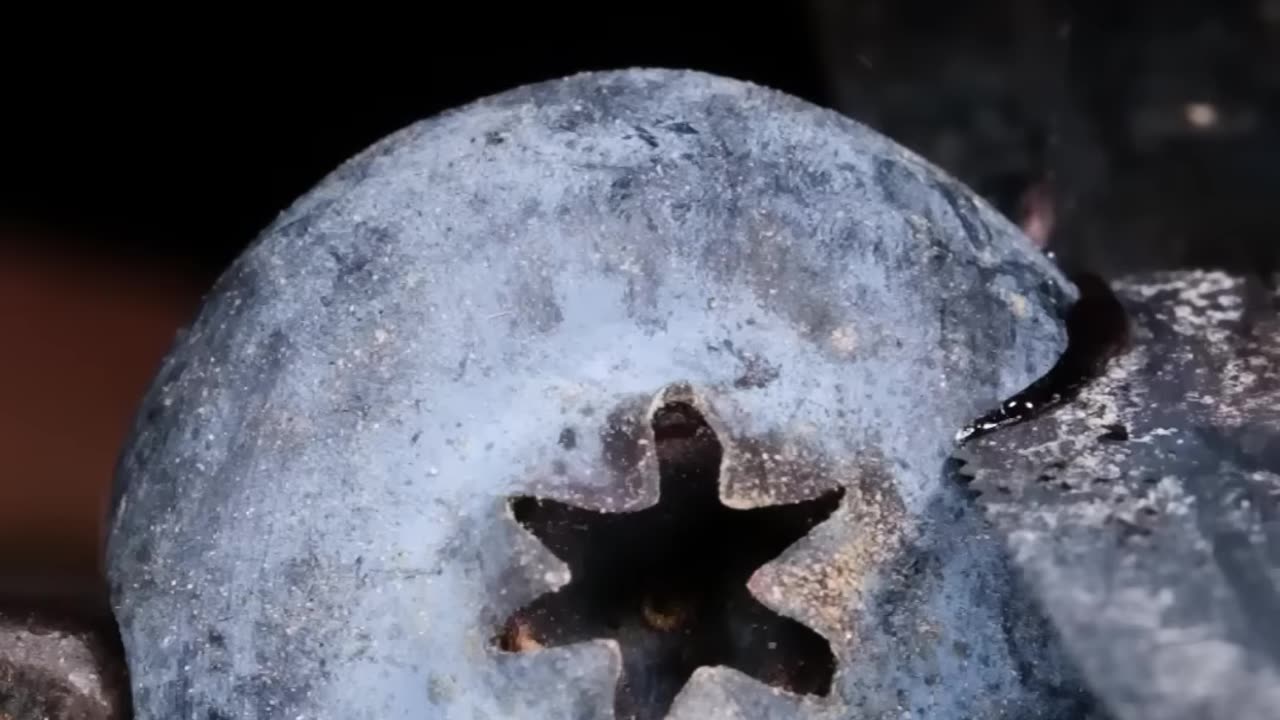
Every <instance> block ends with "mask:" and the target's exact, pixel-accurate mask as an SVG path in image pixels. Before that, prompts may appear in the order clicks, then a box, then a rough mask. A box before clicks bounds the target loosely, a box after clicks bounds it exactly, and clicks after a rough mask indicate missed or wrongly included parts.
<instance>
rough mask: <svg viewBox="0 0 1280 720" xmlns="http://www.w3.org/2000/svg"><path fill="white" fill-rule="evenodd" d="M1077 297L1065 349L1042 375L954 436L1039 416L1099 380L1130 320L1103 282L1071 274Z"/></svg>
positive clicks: (1124, 342) (1125, 338) (1126, 335)
mask: <svg viewBox="0 0 1280 720" xmlns="http://www.w3.org/2000/svg"><path fill="white" fill-rule="evenodd" d="M1071 280H1072V282H1074V283H1075V284H1076V287H1078V288H1079V289H1080V299H1079V300H1077V301H1076V302H1075V304H1074V305H1072V306H1071V310H1069V311H1068V312H1067V318H1066V325H1067V349H1066V350H1065V351H1064V352H1063V353H1062V356H1061V357H1059V358H1058V362H1057V363H1056V364H1054V366H1053V367H1052V368H1051V369H1050V370H1049V372H1048V373H1046V374H1045V375H1044V376H1042V377H1041V378H1039V379H1038V380H1036V381H1035V382H1033V383H1031V384H1030V385H1028V386H1027V387H1026V388H1025V389H1023V390H1021V391H1020V392H1018V393H1017V394H1016V395H1014V396H1013V397H1011V398H1009V399H1008V400H1006V401H1004V402H1003V403H1001V404H1000V406H999V407H997V408H996V409H994V410H992V411H991V412H989V413H987V414H985V415H983V416H982V417H980V418H978V419H977V420H974V421H973V422H971V423H969V424H968V425H966V426H965V427H964V428H963V429H961V430H960V432H959V433H957V434H956V440H957V441H958V442H960V443H965V442H967V441H969V440H973V439H975V438H978V437H981V436H983V435H986V434H988V433H990V432H993V431H995V430H999V429H1000V428H1003V427H1008V426H1010V425H1014V424H1016V423H1020V422H1024V421H1026V420H1030V419H1031V418H1034V417H1039V416H1040V415H1043V414H1044V413H1045V412H1047V411H1049V410H1052V409H1053V408H1056V407H1059V406H1061V405H1062V404H1064V403H1067V402H1069V401H1070V400H1071V399H1072V398H1074V397H1075V396H1076V395H1077V394H1078V393H1079V392H1080V390H1081V389H1082V388H1084V387H1085V386H1086V385H1088V384H1089V382H1091V381H1092V380H1094V379H1096V378H1097V377H1099V376H1100V375H1101V374H1102V372H1103V370H1105V369H1106V366H1107V363H1108V362H1109V361H1110V360H1111V359H1112V358H1113V357H1115V356H1116V355H1117V354H1119V353H1120V352H1122V351H1123V350H1124V348H1125V347H1126V346H1127V344H1128V342H1129V317H1128V313H1127V312H1126V311H1125V309H1124V305H1123V304H1121V302H1120V299H1119V298H1117V297H1116V295H1115V293H1114V292H1112V290H1111V287H1110V286H1109V285H1108V284H1107V282H1106V281H1105V280H1103V279H1102V278H1101V277H1098V276H1097V275H1093V274H1090V273H1080V274H1077V275H1074V276H1072V278H1071Z"/></svg>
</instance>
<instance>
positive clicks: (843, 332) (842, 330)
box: [829, 325, 858, 357]
mask: <svg viewBox="0 0 1280 720" xmlns="http://www.w3.org/2000/svg"><path fill="white" fill-rule="evenodd" d="M829 340H830V342H831V349H833V350H835V351H836V352H837V353H838V354H840V355H841V356H843V357H852V356H853V354H854V353H855V352H856V351H857V349H858V333H857V331H856V330H854V329H853V327H852V326H850V325H841V326H840V327H838V328H836V329H835V330H832V331H831V337H830V338H829Z"/></svg>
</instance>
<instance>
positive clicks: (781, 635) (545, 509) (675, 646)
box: [497, 403, 844, 720]
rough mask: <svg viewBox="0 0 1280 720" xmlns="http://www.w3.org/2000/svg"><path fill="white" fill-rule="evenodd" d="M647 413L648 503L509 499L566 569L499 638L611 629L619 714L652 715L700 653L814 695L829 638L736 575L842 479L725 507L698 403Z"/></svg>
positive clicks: (524, 643) (540, 639)
mask: <svg viewBox="0 0 1280 720" xmlns="http://www.w3.org/2000/svg"><path fill="white" fill-rule="evenodd" d="M652 425H653V429H654V433H655V440H656V450H657V455H658V460H659V468H660V495H661V497H660V500H659V502H658V504H657V505H655V506H653V507H650V508H646V509H643V510H640V511H638V512H632V513H619V514H609V513H597V512H594V511H590V510H585V509H582V508H578V507H573V506H569V505H565V504H562V503H558V502H555V501H550V500H545V499H539V498H534V497H520V498H516V499H515V500H514V501H513V502H512V507H513V510H514V512H515V516H516V519H517V520H518V521H519V522H520V523H521V524H523V525H524V526H525V527H527V528H529V530H530V531H532V532H533V533H534V534H535V535H537V536H538V537H539V538H540V539H541V540H542V541H543V542H544V543H545V544H546V545H547V547H548V548H549V549H551V551H552V552H554V553H555V554H556V555H557V556H559V557H560V558H561V559H563V560H564V561H565V562H566V563H567V564H568V565H569V567H570V570H571V572H572V580H571V582H570V584H569V585H567V586H565V587H564V588H562V589H561V590H560V591H558V592H554V593H548V594H546V595H543V596H541V597H540V598H538V599H536V600H535V601H533V602H532V603H531V604H530V605H528V606H526V607H524V608H522V609H521V610H519V611H518V612H517V613H515V614H514V615H513V616H512V617H511V618H510V620H509V622H508V623H507V625H506V627H504V629H503V631H502V632H501V634H500V635H499V637H498V638H497V643H498V645H499V647H501V648H502V649H504V650H507V651H521V650H527V649H534V648H538V647H549V646H557V645H565V644H569V643H575V642H581V641H585V640H590V639H594V638H614V639H616V640H617V641H618V643H619V646H620V647H621V650H622V659H623V672H622V677H621V679H620V680H619V683H618V687H617V692H616V694H615V712H616V715H617V717H618V718H635V719H637V720H640V719H644V720H649V719H653V720H656V719H658V718H662V717H664V716H665V715H666V713H667V711H668V709H669V708H670V706H671V703H672V702H673V700H674V699H675V697H676V694H677V693H678V692H679V691H680V689H681V688H682V687H683V686H684V684H685V682H686V681H687V680H688V679H689V676H690V675H691V674H692V673H693V672H694V670H696V669H697V668H698V667H702V666H717V665H720V666H730V667H733V668H737V669H738V670H740V671H742V672H745V673H746V674H748V675H750V676H752V677H755V678H756V679H758V680H760V681H762V682H764V683H767V684H770V685H773V686H776V687H780V688H783V689H785V690H788V691H791V692H795V693H801V694H814V695H826V694H827V693H828V692H829V691H830V688H831V681H832V677H833V675H834V672H835V665H836V661H835V657H834V655H833V653H832V651H831V647H830V644H829V643H828V642H827V641H826V640H825V639H824V638H823V637H822V636H820V635H819V634H818V633H816V632H814V631H813V630H812V629H810V628H808V627H806V626H805V625H803V624H802V623H800V622H797V621H795V620H793V619H790V618H787V617H783V616H781V615H778V614H777V613H774V612H773V611H772V610H770V609H768V608H767V607H765V606H764V605H762V604H761V603H760V602H759V601H757V600H756V599H755V597H753V596H752V595H751V593H750V592H749V591H748V590H747V587H746V583H747V581H748V579H749V578H750V577H751V574H752V573H753V572H754V571H755V570H756V569H757V568H759V567H760V566H761V565H764V564H765V563H767V562H769V561H770V560H773V559H774V558H776V557H777V556H778V555H779V554H780V553H781V552H782V551H783V550H785V549H786V548H787V547H788V546H790V545H791V544H792V543H794V542H795V541H796V540H798V539H800V538H801V537H803V536H804V535H805V534H806V533H808V532H809V531H810V530H811V529H813V527H814V526H816V525H817V524H819V523H820V522H822V521H823V520H825V519H826V518H827V517H828V516H830V515H831V513H832V512H834V511H835V509H836V508H837V507H838V506H839V503H840V499H841V497H842V496H843V494H844V491H843V490H842V489H837V490H833V491H831V492H829V493H827V494H825V495H823V496H821V497H819V498H817V499H814V500H809V501H805V502H800V503H795V504H790V505H779V506H771V507H763V508H755V509H750V510H736V509H732V508H728V507H726V506H724V505H723V504H722V503H721V502H720V498H719V485H718V479H719V470H720V461H721V458H722V456H723V448H722V446H721V444H720V442H719V440H718V439H717V438H716V435H715V433H714V432H713V431H712V429H711V428H710V426H708V425H707V423H706V421H705V419H704V418H703V417H702V415H701V413H699V412H698V411H697V410H696V409H695V408H693V407H692V406H690V405H688V404H685V403H671V404H669V405H667V406H665V407H663V408H662V409H660V410H659V411H658V412H656V413H655V414H654V416H653V419H652Z"/></svg>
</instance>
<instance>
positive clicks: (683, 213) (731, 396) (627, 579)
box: [109, 70, 1084, 720]
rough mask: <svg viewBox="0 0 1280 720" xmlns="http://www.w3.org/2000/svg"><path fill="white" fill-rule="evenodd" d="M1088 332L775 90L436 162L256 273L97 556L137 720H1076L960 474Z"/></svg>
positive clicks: (433, 139) (927, 180)
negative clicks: (996, 420)
mask: <svg viewBox="0 0 1280 720" xmlns="http://www.w3.org/2000/svg"><path fill="white" fill-rule="evenodd" d="M1075 297H1076V290H1075V288H1074V287H1073V286H1071V285H1070V284H1069V283H1067V282H1066V280H1065V279H1064V278H1063V277H1062V276H1060V275H1059V274H1058V272H1057V271H1056V269H1055V268H1054V267H1053V266H1052V265H1051V264H1050V263H1049V262H1047V261H1046V260H1045V259H1044V258H1043V257H1041V256H1040V255H1039V254H1038V253H1037V252H1035V251H1034V250H1033V249H1032V248H1031V247H1030V245H1029V244H1028V243H1027V242H1026V241H1025V240H1024V239H1023V238H1022V237H1021V236H1020V235H1019V234H1018V232H1017V231H1016V229H1015V228H1014V227H1013V226H1011V225H1010V224H1009V223H1008V222H1006V221H1005V220H1003V219H1002V218H1000V217H999V216H998V215H997V214H996V213H995V212H993V210H992V209H991V208H990V207H988V206H987V205H986V204H984V203H983V202H982V201H981V200H979V199H978V198H976V197H975V196H974V195H973V193H971V192H969V191H968V190H967V189H965V188H963V187H961V186H960V185H958V184H957V183H956V182H955V181H954V180H952V179H950V178H948V177H946V176H945V175H943V174H942V173H940V172H939V171H938V170H936V169H935V168H934V167H932V166H930V165H929V164H927V163H925V162H924V161H922V160H921V159H919V158H918V157H915V156H914V155H912V154H911V153H909V152H907V151H905V150H904V149H902V148H901V147H899V146H898V145H895V144H894V143H892V142H890V141H888V140H887V139H885V138H884V137H881V136H880V135H877V134H876V133H874V132H872V131H870V130H868V129H866V128H865V127H863V126H861V125H859V124H858V123H856V122H854V121H852V120H849V119H847V118H844V117H841V116H839V115H837V114H835V113H833V112H829V111H826V110H823V109H820V108H817V107H814V106H812V105H809V104H807V103H804V102H802V101H799V100H797V99H795V98H791V97H788V96H786V95H783V94H780V93H777V92H774V91H771V90H768V89H764V88H760V87H756V86H753V85H749V84H745V83H741V82H735V81H732V80H728V79H723V78H718V77H713V76H709V75H704V74H698V73H689V72H671V71H651V70H647V71H628V72H614V73H598V74H585V75H579V76H575V77H570V78H567V79H563V80H559V81H555V82H548V83H543V84H538V85H534V86H530V87H525V88H520V89H516V90H514V91H511V92H507V93H504V94H501V95H498V96H495V97H492V98H488V99H485V100H482V101H479V102H477V103H475V104H472V105H470V106H468V107H465V108H462V109H459V110H456V111H454V112H450V113H446V114H444V115H442V116H439V117H435V118H432V119H429V120H425V121H423V122H420V123H418V124H415V125H413V126H411V127H409V128H407V129H405V130H403V131H402V132H399V133H397V134H395V135H393V136H391V137H389V138H387V139H386V140H384V141H382V142H380V143H378V144H377V145H376V146H374V147H372V148H370V149H368V150H367V151H366V152H364V153H362V154H360V155H359V156H358V157H356V158H354V159H352V160H351V161H350V162H348V163H346V164H345V165H344V166H342V167H341V168H339V169H337V170H336V171H335V172H334V173H333V174H332V176H330V177H329V178H327V179H326V180H324V182H322V183H321V184H320V185H319V186H318V187H317V188H316V189H315V190H313V191H312V192H310V193H308V194H307V195H306V196H305V197H303V198H301V199H300V200H299V201H298V202H297V203H296V204H295V205H294V206H293V207H292V208H290V209H289V210H288V211H287V212H285V213H284V214H283V215H282V216H281V217H280V218H279V220H278V221H277V222H275V223H274V224H273V225H272V226H271V227H270V228H268V229H267V230H266V231H265V232H264V233H263V235H262V236H261V238H260V239H259V240H258V241H257V242H256V243H255V244H254V245H253V246H252V247H251V248H250V249H249V250H248V251H247V252H245V253H244V255H243V256H242V257H240V258H239V259H238V261H237V262H236V263H235V264H234V266H233V267H232V268H230V269H229V271H228V272H227V273H226V275H225V277H223V278H222V280H221V281H220V282H219V283H218V285H217V286H216V287H215V288H214V289H213V291H212V292H211V294H210V295H209V296H208V298H207V301H206V303H205V304H204V307H203V309H202V311H201V313H200V315H199V317H198V318H197V320H196V321H195V322H194V324H193V325H192V327H191V328H190V330H189V331H188V332H187V333H186V334H185V335H184V336H183V337H182V338H181V340H180V341H179V342H178V343H177V346H176V347H175V348H174V349H173V351H172V353H171V354H170V355H169V357H168V359H167V360H166V362H165V364H164V366H163V368H162V370H161V371H160V373H159V375H158V377H157V379H156V381H155V384H154V386H153V388H152V389H151V391H150V394H149V395H148V397H147V398H146V401H145V404H144V406H143V408H142V410H141V412H140V415H139V419H138V423H137V427H136V430H135V432H134V433H133V436H132V440H131V442H130V444H129V446H128V448H127V450H126V452H125V454H124V456H123V459H122V461H121V464H120V468H119V492H118V495H117V500H116V504H115V507H114V515H113V521H112V528H111V537H110V549H109V561H110V577H111V581H112V586H113V594H114V604H115V608H116V612H117V614H118V617H119V620H120V623H121V625H122V630H123V637H124V642H125V646H126V648H127V651H128V663H129V670H130V673H131V677H132V687H133V692H134V702H135V704H136V707H137V713H138V717H139V718H143V719H148V718H157V719H159V718H163V719H165V720H169V719H171V718H199V719H200V720H215V719H218V718H272V719H276V718H288V719H292V718H346V719H355V718H377V719H378V720H392V719H398V718H506V717H520V718H535V719H537V718H593V717H610V716H612V715H613V714H614V713H615V712H616V713H617V714H618V715H619V716H625V717H639V718H661V717H664V716H669V717H679V718H705V717H743V718H747V717H778V718H782V717H786V718H816V717H823V718H829V717H868V718H871V717H894V718H898V717H903V716H904V714H909V715H910V716H911V717H929V718H939V719H945V718H971V717H981V718H997V717H1011V718H1023V717H1032V716H1034V717H1043V718H1052V717H1075V713H1077V712H1079V711H1080V710H1081V708H1082V704H1081V703H1083V702H1084V700H1083V699H1081V698H1079V697H1078V695H1077V694H1076V692H1075V689H1074V687H1075V686H1074V685H1073V683H1074V679H1073V675H1072V673H1071V669H1070V667H1069V666H1068V665H1067V664H1065V663H1064V662H1062V661H1061V659H1060V657H1059V655H1058V654H1057V650H1056V648H1057V647H1058V644H1057V643H1056V641H1055V640H1054V638H1053V637H1052V636H1051V635H1050V634H1049V633H1048V632H1047V631H1045V629H1044V626H1043V624H1042V622H1041V621H1040V618H1039V616H1038V614H1037V613H1036V611H1035V610H1034V608H1033V607H1031V604H1030V603H1029V602H1028V601H1026V600H1025V597H1026V596H1025V593H1024V592H1023V591H1022V590H1021V589H1020V588H1021V585H1020V584H1019V582H1018V581H1017V579H1016V578H1015V577H1014V576H1013V574H1012V573H1011V572H1010V571H1009V570H1008V566H1007V564H1006V563H1005V562H1004V560H1003V559H1002V556H1001V554H1000V551H999V545H998V543H997V542H996V541H994V540H991V539H989V538H988V536H987V534H986V533H985V532H984V530H983V525H982V524H981V522H980V521H979V520H978V519H977V518H975V517H974V515H973V514H972V512H971V511H970V509H969V506H968V505H967V503H966V501H965V499H964V498H963V497H961V496H960V495H958V493H957V491H956V490H955V489H954V488H953V487H952V485H951V484H950V483H949V482H948V481H947V476H946V473H945V471H944V466H945V462H946V458H947V456H948V453H949V451H950V449H951V447H952V444H953V439H954V437H955V435H956V431H957V430H958V429H959V428H960V427H962V426H963V425H964V424H965V422H966V421H968V420H970V419H971V418H972V417H974V416H976V415H978V414H979V413H980V411H982V410H985V409H987V408H988V407H990V406H991V405H992V404H993V403H995V402H996V401H998V400H999V399H1001V398H1004V397H1006V396H1008V395H1010V394H1012V393H1013V392H1014V391H1016V390H1018V389H1020V388H1021V387H1023V386H1025V385H1026V384H1027V383H1029V382H1030V381H1031V380H1033V379H1034V378H1036V377H1037V376H1039V375H1041V374H1042V373H1044V372H1045V371H1046V370H1047V369H1048V368H1049V367H1050V366H1051V365H1052V364H1053V362H1054V360H1055V358H1056V357H1057V356H1058V355H1059V353H1060V352H1061V351H1062V349H1063V346H1064V344H1065V337H1064V334H1063V331H1062V329H1061V322H1060V319H1061V317H1062V316H1063V312H1064V309H1065V308H1066V306H1067V305H1068V304H1069V303H1070V302H1071V301H1072V300H1073V299H1074V298H1075Z"/></svg>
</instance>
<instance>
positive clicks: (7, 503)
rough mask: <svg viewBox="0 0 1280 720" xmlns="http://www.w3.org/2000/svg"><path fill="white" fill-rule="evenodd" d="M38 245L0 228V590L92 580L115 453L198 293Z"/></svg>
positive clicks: (172, 275)
mask: <svg viewBox="0 0 1280 720" xmlns="http://www.w3.org/2000/svg"><path fill="white" fill-rule="evenodd" d="M40 245H42V243H40V242H38V240H37V239H36V238H34V237H33V236H32V233H31V232H23V233H19V232H18V231H13V230H10V231H3V230H0V398H3V400H2V402H0V458H2V459H0V595H4V594H11V593H12V592H15V591H19V590H20V591H22V592H23V594H27V593H56V594H65V593H68V592H75V590H74V589H75V588H77V587H79V586H82V585H88V584H91V583H95V582H96V581H95V578H96V576H97V574H98V572H99V570H100V567H99V565H100V563H99V553H100V543H101V538H102V531H103V529H104V525H103V520H104V519H105V509H106V503H107V499H108V497H109V491H110V484H111V479H112V474H113V470H114V465H115V462H116V456H117V453H118V451H119V448H120V445H121V442H122V440H123V439H124V437H125V435H126V433H127V432H128V428H129V426H130V423H131V422H132V415H133V412H134V410H135V408H136V406H137V403H138V402H139V399H140V396H141V394H142V392H143V391H144V390H145V388H146V386H147V384H148V382H149V380H150V378H151V375H152V373H153V372H154V370H155V368H156V367H157V365H158V362H159V360H160V358H161V357H162V356H163V355H164V353H165V352H166V350H167V349H168V347H169V345H170V343H171V342H172V339H173V337H174V333H175V331H176V330H177V329H178V328H179V327H180V326H181V324H183V323H185V322H186V321H187V319H188V317H189V315H190V314H191V312H192V309H193V307H194V304H195V302H196V301H197V300H198V296H199V292H200V288H199V286H198V285H197V284H196V283H194V282H192V280H191V278H190V276H187V275H184V274H182V273H180V272H177V271H175V270H173V269H172V268H168V267H165V266H162V265H146V264H139V263H133V264H131V265H128V266H125V265H113V264H110V263H106V262H104V261H90V260H88V259H83V258H77V257H67V256H66V255H65V254H59V255H55V254H53V253H51V252H50V253H41V252H38V251H32V250H31V249H30V248H31V247H35V246H40ZM14 247H24V248H27V249H25V250H22V251H18V250H13V249H11V248H14Z"/></svg>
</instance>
